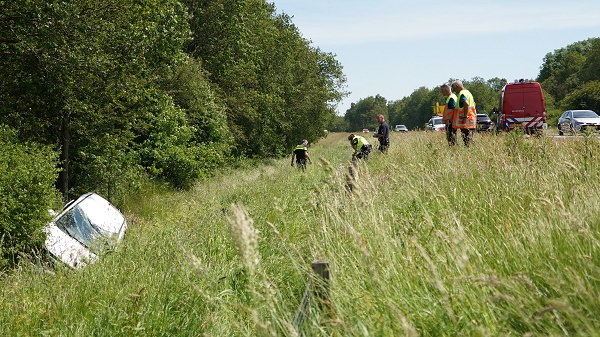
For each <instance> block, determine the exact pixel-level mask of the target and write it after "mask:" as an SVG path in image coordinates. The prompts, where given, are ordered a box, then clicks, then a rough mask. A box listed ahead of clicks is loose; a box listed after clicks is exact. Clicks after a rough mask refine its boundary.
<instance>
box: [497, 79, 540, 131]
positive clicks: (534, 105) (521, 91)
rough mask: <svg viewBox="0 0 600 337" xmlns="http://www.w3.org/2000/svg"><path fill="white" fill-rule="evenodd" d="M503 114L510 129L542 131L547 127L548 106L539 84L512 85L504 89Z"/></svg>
mask: <svg viewBox="0 0 600 337" xmlns="http://www.w3.org/2000/svg"><path fill="white" fill-rule="evenodd" d="M501 110H502V111H501V112H502V114H503V119H504V120H505V122H506V126H507V127H509V128H510V129H512V128H515V127H523V128H526V129H542V128H544V127H545V125H546V104H545V103H544V94H543V93H542V88H541V86H540V84H539V83H537V82H523V83H511V84H507V85H506V86H505V87H504V90H503V93H502V105H501Z"/></svg>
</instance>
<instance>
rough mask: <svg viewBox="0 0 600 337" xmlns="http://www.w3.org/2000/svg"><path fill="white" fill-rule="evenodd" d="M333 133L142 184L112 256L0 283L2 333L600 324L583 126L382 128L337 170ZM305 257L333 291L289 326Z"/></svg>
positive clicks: (598, 253)
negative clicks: (169, 185) (179, 184)
mask: <svg viewBox="0 0 600 337" xmlns="http://www.w3.org/2000/svg"><path fill="white" fill-rule="evenodd" d="M346 136H347V134H330V135H329V136H328V137H327V138H326V139H323V140H322V141H320V142H319V143H318V144H314V145H311V147H310V149H309V152H310V154H311V157H312V158H313V162H314V164H313V165H309V166H308V168H307V170H306V172H304V173H302V172H299V171H297V170H296V169H295V168H292V167H290V159H289V158H285V159H282V160H279V161H273V162H271V163H265V164H264V165H263V166H261V167H258V168H253V169H246V170H239V171H234V172H231V173H228V174H222V175H219V176H217V177H215V178H214V179H212V180H211V181H207V182H203V183H199V184H198V185H197V186H195V188H194V189H193V190H191V191H187V192H179V193H174V192H172V191H165V190H162V189H160V188H147V189H146V190H145V191H144V192H143V193H141V194H140V195H138V196H136V197H135V198H132V199H131V200H129V201H128V202H127V204H126V205H125V206H124V207H122V210H123V211H124V213H125V215H126V217H127V219H128V221H129V225H130V227H129V231H128V233H127V235H126V238H125V241H124V242H123V244H122V245H121V246H120V248H119V250H118V251H117V252H114V253H111V254H108V255H106V256H103V257H102V259H101V260H100V261H99V262H97V263H95V264H93V265H90V266H88V267H87V268H85V269H82V270H68V269H66V268H58V269H57V270H55V271H54V273H49V272H46V271H44V270H42V269H40V268H39V267H35V266H32V265H28V264H23V265H22V266H21V267H20V268H19V269H18V270H16V271H15V272H14V273H11V274H9V275H5V276H4V277H3V278H2V279H0V287H1V295H0V296H1V300H0V335H2V336H302V335H304V336H600V318H599V317H600V296H599V294H600V234H599V229H600V143H599V141H598V139H597V138H595V137H580V138H575V137H567V138H552V137H539V138H537V137H532V138H524V137H522V136H521V135H519V134H508V135H498V136H496V135H480V134H477V135H476V136H475V143H474V144H473V146H471V147H470V148H465V147H464V146H462V144H460V146H456V147H453V148H449V147H448V145H447V144H446V141H445V138H444V135H443V134H442V133H431V132H409V133H408V134H398V133H394V134H393V138H392V145H391V147H390V149H389V153H388V154H387V155H382V154H380V153H374V154H373V155H372V156H371V158H370V159H369V161H368V162H365V163H361V164H360V165H359V166H358V168H357V170H356V175H355V178H354V179H350V178H349V177H348V174H347V173H348V168H349V165H350V162H349V160H350V157H351V149H350V146H349V144H348V142H347V140H346ZM373 141H375V139H373ZM290 151H291V149H290ZM290 154H291V153H290ZM350 183H351V184H352V187H353V188H352V192H349V191H348V188H347V186H348V184H350ZM315 260H321V261H328V262H329V266H330V275H331V279H330V282H329V293H328V295H329V297H328V299H329V301H328V302H326V303H325V305H319V304H323V303H320V302H319V303H309V305H308V310H307V312H306V315H305V316H303V317H304V319H303V320H300V321H301V322H300V323H301V324H300V323H299V322H298V320H296V321H295V320H294V318H295V316H296V314H297V311H298V308H299V306H300V303H301V300H302V298H303V294H304V292H305V290H307V289H309V290H310V288H307V284H308V282H309V280H313V284H317V283H318V280H319V279H318V278H316V277H315V274H314V273H313V272H312V270H311V263H312V262H313V261H315ZM327 304H328V305H327Z"/></svg>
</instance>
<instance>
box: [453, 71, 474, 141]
mask: <svg viewBox="0 0 600 337" xmlns="http://www.w3.org/2000/svg"><path fill="white" fill-rule="evenodd" d="M452 91H454V92H455V93H456V96H457V97H458V104H457V105H458V112H457V113H456V114H454V120H453V121H452V127H454V128H456V129H460V131H461V132H462V138H463V142H464V143H465V146H469V145H471V143H472V142H473V131H474V130H475V126H476V124H477V111H476V110H475V100H474V99H473V95H472V94H471V93H470V92H469V90H467V89H465V87H464V86H463V84H462V82H461V81H459V80H456V81H454V82H452Z"/></svg>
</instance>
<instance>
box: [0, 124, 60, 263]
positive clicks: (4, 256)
mask: <svg viewBox="0 0 600 337" xmlns="http://www.w3.org/2000/svg"><path fill="white" fill-rule="evenodd" d="M0 156H1V157H2V160H1V161H0V198H1V199H2V203H0V269H6V268H8V267H11V266H13V265H14V264H16V262H17V261H18V256H19V255H20V254H22V253H30V252H32V251H34V250H35V249H36V248H39V247H41V245H42V244H43V242H44V235H43V231H42V228H43V227H44V226H45V225H46V223H47V222H48V220H49V219H50V215H49V212H48V210H49V209H51V208H52V206H54V205H56V204H57V202H58V201H59V196H58V193H57V190H56V189H55V188H54V183H55V181H56V176H57V169H56V167H57V165H58V154H57V153H56V152H54V151H52V150H51V149H50V148H48V147H43V146H40V145H36V144H20V143H19V142H18V141H17V139H16V136H15V133H14V131H13V130H11V129H9V128H8V127H6V126H0Z"/></svg>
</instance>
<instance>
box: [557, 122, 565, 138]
mask: <svg viewBox="0 0 600 337" xmlns="http://www.w3.org/2000/svg"><path fill="white" fill-rule="evenodd" d="M558 135H559V136H562V135H564V133H563V132H562V130H561V129H560V124H558Z"/></svg>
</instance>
